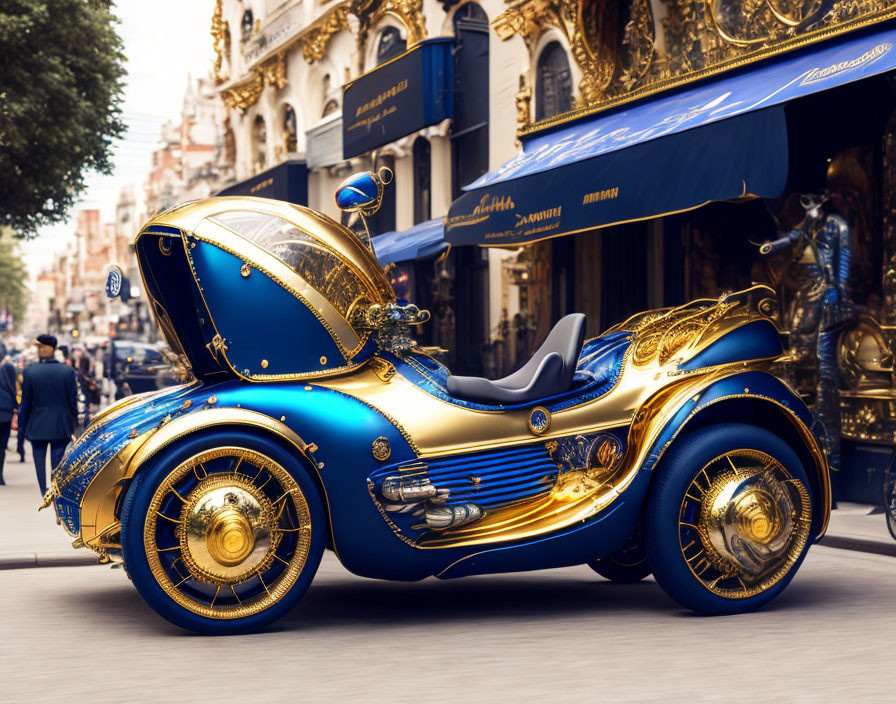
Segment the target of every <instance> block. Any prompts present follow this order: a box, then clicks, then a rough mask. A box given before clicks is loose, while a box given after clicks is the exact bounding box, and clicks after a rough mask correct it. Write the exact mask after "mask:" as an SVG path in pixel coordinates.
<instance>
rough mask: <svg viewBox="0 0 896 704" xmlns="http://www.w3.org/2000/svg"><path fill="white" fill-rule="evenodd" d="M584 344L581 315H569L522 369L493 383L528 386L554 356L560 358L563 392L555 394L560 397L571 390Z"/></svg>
mask: <svg viewBox="0 0 896 704" xmlns="http://www.w3.org/2000/svg"><path fill="white" fill-rule="evenodd" d="M584 342H585V315H584V313H571V314H570V315H567V316H564V317H563V318H561V319H560V320H558V321H557V324H556V325H555V326H554V328H553V329H552V330H551V332H550V333H548V336H547V338H545V341H544V342H542V343H541V347H539V348H538V349H537V350H536V351H535V354H533V355H532V357H531V358H530V359H529V361H528V362H526V364H525V365H523V367H522V368H521V369H519V370H517V371H515V372H514V373H513V374H511V375H510V376H506V377H504V378H503V379H499V380H498V381H497V382H495V383H497V384H498V385H499V386H503V387H505V388H515V387H516V386H519V385H520V384H525V383H527V382H528V380H529V379H531V378H532V376H533V375H534V374H535V372H536V370H537V369H538V367H539V365H540V364H541V361H542V360H543V359H544V358H545V357H547V356H548V355H549V354H550V353H551V352H556V353H557V354H559V355H560V356H561V357H562V358H563V372H562V374H561V377H560V382H561V384H562V388H561V389H558V391H557V393H562V392H563V391H566V390H567V389H568V388H569V387H570V386H572V377H573V375H574V374H575V373H576V365H577V364H578V362H579V355H580V354H581V352H582V345H583V344H584Z"/></svg>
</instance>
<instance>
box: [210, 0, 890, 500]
mask: <svg viewBox="0 0 896 704" xmlns="http://www.w3.org/2000/svg"><path fill="white" fill-rule="evenodd" d="M894 17H896V3H894V2H893V1H892V0H795V1H792V2H790V1H788V2H783V0H782V1H779V0H770V1H769V2H766V3H755V2H747V1H746V0H743V1H741V0H733V1H732V2H726V3H709V2H703V1H702V0H513V1H511V2H499V1H497V0H494V1H491V0H482V1H481V2H453V1H452V0H443V1H442V2H436V1H435V0H354V1H353V2H342V3H340V2H332V1H330V2H320V1H315V0H299V1H292V2H291V1H289V0H285V1H284V0H242V1H240V0H219V1H218V2H217V3H216V6H215V11H214V16H213V18H212V35H213V38H214V42H215V48H216V57H217V58H216V63H215V66H214V72H215V80H216V81H217V89H218V92H219V95H220V96H221V99H222V101H223V102H224V104H225V105H226V106H227V116H226V125H227V132H226V135H225V140H224V141H225V144H227V145H229V149H230V153H231V154H232V156H233V158H234V163H235V173H234V176H235V180H236V185H235V188H236V190H231V191H230V192H243V193H249V194H252V193H254V194H257V195H274V194H273V192H272V191H271V190H270V189H271V188H273V187H274V186H275V185H276V181H277V180H278V176H277V173H275V170H276V169H277V168H278V166H282V165H289V168H290V169H292V170H293V171H295V170H296V169H300V170H302V173H303V174H304V176H305V178H304V180H299V181H296V182H295V183H298V184H299V185H298V186H297V187H295V188H293V189H290V188H286V191H285V192H286V194H287V196H286V199H287V200H292V201H293V202H297V203H301V204H307V205H309V206H311V207H313V208H315V209H318V210H321V211H323V212H325V213H327V214H329V215H331V216H332V217H334V218H340V217H342V218H343V221H344V222H346V220H345V218H344V216H342V214H340V213H339V212H338V210H337V209H336V206H335V203H334V202H333V197H332V194H333V192H334V190H335V187H336V185H337V184H338V183H339V182H340V181H341V180H342V179H343V178H344V177H345V176H346V175H347V174H349V173H351V172H354V171H358V170H363V169H378V168H380V167H382V166H387V167H389V168H390V169H391V170H392V171H393V172H394V175H395V180H394V186H393V187H391V189H390V190H387V196H386V198H385V199H384V205H383V208H382V210H381V211H380V213H379V214H378V215H377V216H376V217H375V218H373V219H372V222H371V229H372V233H371V234H372V235H373V245H374V248H375V249H377V248H378V238H379V237H382V238H393V239H394V238H396V237H397V238H399V239H400V238H401V237H407V238H408V239H410V237H411V235H413V236H414V237H416V236H417V235H418V234H419V235H421V237H422V236H423V235H425V234H426V233H427V232H433V233H436V239H439V238H442V239H439V242H438V243H436V244H434V245H432V246H428V247H427V248H420V249H419V250H418V251H416V252H415V253H414V256H410V255H408V258H405V259H400V258H399V259H395V258H393V259H391V260H390V261H392V262H394V263H395V266H394V268H393V269H392V270H391V275H392V280H393V283H394V285H395V287H396V290H397V291H398V293H399V295H400V296H402V297H407V298H411V299H413V300H415V302H417V303H419V304H420V305H421V306H424V307H427V308H430V309H431V310H432V312H433V314H434V321H433V323H431V324H430V325H429V327H428V330H425V331H422V332H421V340H420V341H421V343H423V344H426V345H431V346H433V347H442V348H446V349H447V350H448V352H447V354H446V356H445V359H446V361H447V362H448V363H449V365H450V366H451V367H452V369H454V370H456V371H459V372H460V373H485V374H486V375H489V376H495V375H500V374H504V373H507V372H509V371H511V370H512V369H514V368H516V367H518V366H519V365H520V364H521V363H522V362H523V361H524V360H525V359H526V358H527V357H528V356H529V354H530V353H531V352H532V350H533V349H534V347H535V346H536V344H537V343H538V342H540V340H542V339H544V337H545V336H546V334H547V332H548V331H549V330H550V328H551V326H552V325H553V324H554V323H555V322H556V321H557V320H559V318H560V317H562V316H563V315H565V314H567V313H569V312H573V311H581V312H584V313H586V314H587V316H588V334H589V335H595V334H598V333H599V332H600V331H601V330H604V329H606V328H607V327H609V326H611V325H614V324H616V323H618V322H621V321H622V320H624V319H625V318H626V317H628V316H629V315H631V314H632V313H634V312H636V311H639V310H643V309H646V308H652V307H662V306H674V305H678V304H680V303H683V302H684V301H685V300H690V299H693V298H700V297H718V296H720V295H722V294H724V292H726V291H730V290H736V289H738V288H743V287H745V286H747V285H749V284H750V283H751V282H753V281H764V282H768V283H770V284H772V285H774V286H775V287H776V288H777V289H778V292H779V301H780V307H779V313H778V315H779V323H780V327H781V328H782V331H783V332H784V334H785V335H786V336H787V338H788V341H789V343H790V346H791V348H792V354H791V361H790V363H788V364H787V365H786V367H784V368H782V369H781V370H780V373H781V374H783V375H785V376H787V377H788V378H789V379H790V380H791V382H792V383H793V384H794V385H795V386H796V387H798V388H799V389H800V391H801V393H803V395H804V396H805V397H806V398H807V399H808V400H809V401H810V402H812V403H813V404H815V406H816V410H817V412H818V413H820V415H821V418H822V421H821V422H822V425H823V426H824V428H825V431H826V432H827V434H828V435H830V436H831V437H832V438H833V440H831V444H830V446H829V450H830V452H831V453H832V457H834V458H836V460H837V463H839V464H840V465H842V467H843V468H844V474H843V478H842V481H841V484H842V485H843V486H844V490H845V491H846V494H845V495H847V496H852V497H853V498H859V497H861V498H864V499H868V500H871V499H873V498H874V496H872V494H875V492H877V493H879V488H880V486H881V485H882V481H881V477H882V472H883V470H884V469H885V467H886V465H887V463H888V462H890V461H891V459H892V457H893V451H892V450H893V447H894V446H896V385H894V382H893V372H892V365H890V366H888V364H889V362H888V360H890V359H892V356H893V348H894V346H893V343H894V339H896V334H894V332H896V328H894V327H893V326H894V324H896V320H894V318H893V315H894V314H893V312H892V311H893V303H894V302H896V293H894V291H896V273H894V272H896V258H894V257H896V254H894V252H896V232H894V226H893V222H892V221H893V218H892V206H893V204H894V198H896V195H894V194H896V182H894V176H893V164H896V156H894V155H896V152H894V149H896V136H894V135H896V118H894V114H896V113H894V108H896V99H894V95H896V92H894V89H893V82H892V78H891V75H892V68H893V67H894V66H896V63H894V59H893V55H894V54H896V52H894V50H893V44H894V41H893V40H894V39H896V37H892V36H891V35H890V34H889V33H888V32H891V30H892V25H893V20H894ZM284 173H285V171H284ZM240 189H242V190H240ZM280 193H281V194H282V193H283V191H281V192H280ZM275 197H283V195H275ZM814 206H817V207H814ZM348 224H349V225H352V223H350V222H349V223H348ZM825 228H828V229H827V230H825ZM831 228H834V229H837V228H839V230H838V231H839V232H840V234H839V235H837V237H836V238H834V237H833V236H831V237H829V240H824V236H823V233H824V232H828V231H829V230H830V231H831V232H833V230H832V229H831ZM788 233H789V234H788ZM793 233H796V234H793ZM819 233H822V234H821V235H820V234H819ZM791 234H792V235H793V236H792V237H790V235H791ZM782 235H785V237H790V239H789V240H788V241H789V242H790V243H791V244H793V246H792V247H784V246H783V245H780V246H779V245H777V244H776V245H775V246H774V247H769V248H768V251H765V248H764V247H763V243H766V242H778V240H780V238H781V237H782ZM835 240H836V241H835ZM445 242H447V243H448V244H450V248H449V249H447V250H446V249H445V244H444V243H445ZM421 253H422V255H421ZM405 255H407V252H405ZM832 262H836V263H835V264H833V263H832ZM838 267H839V269H841V270H842V271H840V273H839V274H834V273H831V272H832V271H833V270H834V269H837V268H838ZM838 276H839V278H838ZM822 290H824V291H826V292H827V293H825V294H824V295H825V296H833V297H834V298H836V300H837V303H836V305H833V306H827V307H825V306H822V305H820V304H819V301H820V300H821V295H822V294H821V293H819V292H820V291H822ZM832 300H833V299H832ZM834 309H836V311H837V313H836V315H832V314H829V313H826V312H825V311H830V310H834ZM835 348H836V349H835ZM819 360H821V361H819ZM832 375H833V376H832ZM832 380H833V381H832ZM831 387H833V388H835V389H836V392H835V393H833V394H831V393H828V392H827V391H826V389H828V388H831ZM825 409H826V410H825ZM841 441H842V443H841ZM841 445H842V447H841ZM841 455H842V458H841ZM855 467H860V468H861V471H858V470H856V471H852V469H851V468H853V469H854V468H855ZM868 467H871V469H870V470H868Z"/></svg>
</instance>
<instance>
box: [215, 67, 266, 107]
mask: <svg viewBox="0 0 896 704" xmlns="http://www.w3.org/2000/svg"><path fill="white" fill-rule="evenodd" d="M263 90H264V77H263V76H262V75H261V73H259V72H258V70H257V69H256V70H253V71H252V73H251V75H250V78H249V80H248V81H246V82H245V83H242V84H240V85H238V86H234V87H233V88H228V89H227V90H224V91H222V92H221V100H223V101H224V104H225V105H226V106H227V107H229V108H238V109H239V110H241V111H242V112H245V111H246V110H248V109H249V108H250V107H252V106H253V105H255V103H256V102H257V101H258V99H259V98H260V97H261V93H262V91H263Z"/></svg>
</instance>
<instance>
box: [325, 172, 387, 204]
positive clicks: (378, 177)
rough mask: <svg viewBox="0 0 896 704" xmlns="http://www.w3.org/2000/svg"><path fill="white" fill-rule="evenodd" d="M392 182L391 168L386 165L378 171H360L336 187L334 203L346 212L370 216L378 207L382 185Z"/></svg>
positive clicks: (381, 194)
mask: <svg viewBox="0 0 896 704" xmlns="http://www.w3.org/2000/svg"><path fill="white" fill-rule="evenodd" d="M391 182H392V170H391V169H390V168H388V167H386V166H384V167H382V168H381V169H380V170H379V173H373V172H372V171H362V172H361V173H357V174H353V175H351V176H349V177H348V178H347V179H345V180H344V181H343V182H342V183H340V184H339V186H338V187H337V188H336V205H337V206H338V207H339V209H340V210H342V211H344V212H346V213H360V214H361V215H364V216H365V217H370V216H371V215H373V214H374V213H376V211H377V210H379V209H380V204H381V203H382V201H383V186H385V185H387V184H389V183H391Z"/></svg>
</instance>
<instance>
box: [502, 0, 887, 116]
mask: <svg viewBox="0 0 896 704" xmlns="http://www.w3.org/2000/svg"><path fill="white" fill-rule="evenodd" d="M662 2H663V4H664V5H665V6H666V10H667V12H666V16H665V17H663V18H661V20H660V21H657V18H655V17H654V15H653V10H652V8H651V3H650V0H628V1H627V2H617V1H615V0H515V2H513V3H511V5H510V6H509V7H508V9H507V10H505V11H504V12H503V13H502V14H501V15H499V16H498V17H497V18H495V20H494V22H493V26H494V28H495V31H496V32H497V34H498V36H499V37H500V38H502V39H509V38H510V37H513V36H520V37H521V38H522V39H523V41H524V42H525V43H526V46H527V47H528V48H529V51H530V53H534V50H535V47H536V45H537V43H538V40H539V37H540V36H541V34H542V33H543V32H544V31H545V30H546V29H548V28H555V29H558V30H559V31H560V32H562V33H563V35H564V37H565V38H566V40H567V43H568V45H569V48H570V53H571V55H572V58H573V60H574V61H575V63H576V64H577V65H578V67H579V69H580V71H581V76H582V78H581V80H580V82H579V85H578V97H577V101H576V106H575V109H574V110H573V111H572V112H570V113H567V114H565V115H559V116H556V117H553V118H549V119H548V120H543V121H541V122H539V123H534V124H531V125H524V126H523V127H522V128H521V130H520V132H521V134H525V133H527V132H531V131H534V130H537V129H540V128H542V127H546V126H548V125H550V124H554V123H557V122H560V121H563V120H565V119H570V118H574V117H579V116H581V115H583V114H587V113H589V112H593V111H597V110H600V109H604V108H607V107H611V106H613V105H617V104H620V103H623V102H626V101H629V100H634V99H636V98H641V97H643V96H645V95H649V94H651V93H655V92H658V91H661V90H665V89H667V88H671V87H674V86H677V85H681V84H683V83H687V82H689V81H693V80H697V79H699V78H703V77H705V76H707V75H712V74H714V73H719V72H721V71H725V70H727V69H730V68H734V67H736V66H741V65H743V64H746V63H750V62H752V61H757V60H760V59H763V58H766V57H768V56H773V55H775V54H778V53H783V52H785V51H788V50H791V49H795V48H797V47H800V46H804V45H806V44H809V43H812V42H814V41H819V40H822V39H825V38H828V37H830V36H833V35H835V34H840V33H842V32H847V31H850V30H852V29H856V28H859V27H863V26H866V25H870V24H873V23H875V22H880V21H882V20H884V19H888V18H890V17H894V16H896V2H894V0H764V1H761V0H662ZM661 47H664V48H662V49H661ZM535 60H537V57H534V56H533V63H535Z"/></svg>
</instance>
